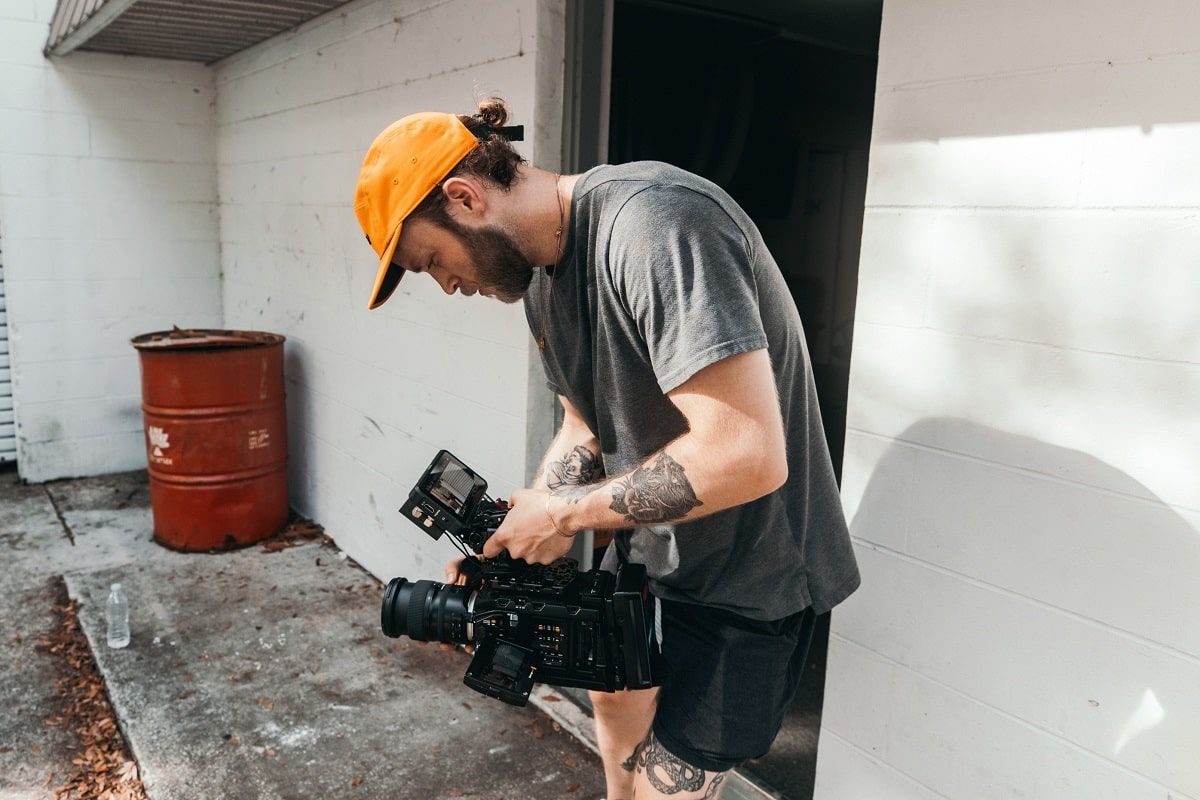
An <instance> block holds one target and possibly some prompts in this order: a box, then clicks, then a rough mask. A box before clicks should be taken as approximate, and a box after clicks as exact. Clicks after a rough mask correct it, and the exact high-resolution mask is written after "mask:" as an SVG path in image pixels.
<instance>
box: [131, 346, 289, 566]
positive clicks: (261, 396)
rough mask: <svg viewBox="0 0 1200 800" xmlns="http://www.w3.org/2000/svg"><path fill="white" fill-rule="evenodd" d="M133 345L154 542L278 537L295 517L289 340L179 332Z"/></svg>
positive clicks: (222, 543) (188, 544)
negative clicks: (286, 363)
mask: <svg viewBox="0 0 1200 800" xmlns="http://www.w3.org/2000/svg"><path fill="white" fill-rule="evenodd" d="M131 344H132V345H133V346H134V347H136V348H137V350H138V353H139V354H140V356H141V362H142V411H143V413H144V415H145V422H146V457H147V460H148V461H149V466H150V504H151V506H152V507H153V509H154V539H155V541H157V542H159V543H160V544H163V545H166V546H167V547H171V548H174V549H176V550H213V549H224V548H229V547H238V546H240V545H246V544H251V543H252V542H257V541H259V540H260V539H263V538H266V537H267V536H270V535H271V534H273V533H275V532H277V531H278V530H279V529H280V528H282V527H283V526H284V525H285V524H286V522H287V518H288V502H287V428H286V421H285V412H284V400H283V398H284V396H283V337H282V336H279V335H278V334H274V333H261V332H258V331H222V330H181V329H179V328H176V329H175V330H171V331H159V332H157V333H147V334H143V335H141V336H138V337H136V338H134V339H133V340H132V341H131Z"/></svg>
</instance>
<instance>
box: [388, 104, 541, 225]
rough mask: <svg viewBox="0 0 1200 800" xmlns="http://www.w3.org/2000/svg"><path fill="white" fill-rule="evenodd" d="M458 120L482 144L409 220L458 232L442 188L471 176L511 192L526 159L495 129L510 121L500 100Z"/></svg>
mask: <svg viewBox="0 0 1200 800" xmlns="http://www.w3.org/2000/svg"><path fill="white" fill-rule="evenodd" d="M458 118H459V120H460V121H461V122H462V124H463V125H466V126H467V129H468V130H469V131H471V133H473V134H475V137H476V138H477V139H479V144H478V145H476V146H475V149H473V150H472V151H471V152H469V153H467V154H466V155H465V156H463V159H462V160H461V161H459V162H458V163H457V164H456V165H455V166H454V169H452V170H450V173H449V174H448V175H446V177H445V178H442V180H441V181H439V182H438V184H437V185H436V186H434V187H433V189H431V190H430V192H429V194H427V195H425V198H424V199H423V200H422V201H421V202H420V203H419V204H418V205H417V207H416V208H415V209H413V211H412V213H411V214H410V215H409V219H414V218H419V219H426V220H429V221H430V222H434V223H436V224H438V225H441V226H442V227H445V228H450V229H457V227H458V226H457V225H456V224H455V223H454V220H452V219H451V218H450V213H449V211H448V207H449V203H448V201H447V199H446V195H445V193H444V192H442V185H443V184H444V183H445V182H446V181H447V180H449V179H450V178H454V177H460V176H463V175H470V176H472V177H475V178H481V179H483V180H485V181H487V182H488V183H491V184H493V185H494V186H497V187H499V188H500V189H501V190H503V191H508V190H509V189H510V188H511V187H512V184H513V181H515V180H516V178H517V167H518V165H520V164H524V163H525V159H523V158H521V156H520V154H519V153H517V151H516V150H514V149H513V147H512V144H510V143H509V140H508V139H507V138H506V137H505V136H503V135H502V134H500V133H497V132H495V129H497V128H500V127H503V125H504V123H505V122H507V121H508V105H507V104H506V103H505V102H504V100H502V99H501V98H499V97H489V98H487V99H486V100H484V101H483V102H481V103H480V104H479V111H478V112H476V113H475V114H470V115H468V114H459V115H458Z"/></svg>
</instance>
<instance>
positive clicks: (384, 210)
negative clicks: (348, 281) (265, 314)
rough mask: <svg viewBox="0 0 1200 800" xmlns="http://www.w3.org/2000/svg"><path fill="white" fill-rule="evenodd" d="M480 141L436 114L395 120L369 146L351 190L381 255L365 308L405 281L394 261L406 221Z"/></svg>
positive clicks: (456, 120)
mask: <svg viewBox="0 0 1200 800" xmlns="http://www.w3.org/2000/svg"><path fill="white" fill-rule="evenodd" d="M478 143H479V140H478V139H476V138H475V134H473V133H471V131H470V130H468V129H467V126H466V125H463V123H462V121H461V120H459V118H458V117H456V116H455V115H454V114H443V113H440V112H434V111H423V112H421V113H419V114H410V115H409V116H407V117H404V118H403V119H400V120H397V121H395V122H393V123H392V124H391V125H389V126H387V127H386V128H384V130H383V132H382V133H380V134H379V135H378V136H376V137H375V141H374V142H372V143H371V147H370V149H368V150H367V155H366V157H365V158H364V159H363V163H362V169H361V170H359V173H358V187H357V188H356V189H355V192H354V215H355V216H356V217H358V224H359V225H360V226H362V229H363V233H365V234H366V235H367V242H368V243H369V244H370V245H371V247H372V248H373V249H374V250H375V253H376V254H377V255H378V256H379V272H378V273H377V274H376V275H375V288H374V289H372V290H371V300H370V302H368V303H367V308H368V309H373V308H379V306H381V305H383V303H384V301H386V300H387V299H388V298H389V297H390V296H391V294H392V292H394V291H395V290H396V287H397V286H399V285H400V279H401V278H403V277H404V272H405V270H404V268H403V267H399V266H396V265H395V264H393V263H392V256H393V255H394V254H395V252H396V243H397V242H399V241H400V229H401V228H402V227H403V225H404V219H405V218H406V217H407V216H408V215H409V214H411V213H412V212H413V209H415V208H416V207H417V206H418V205H420V203H421V201H422V200H424V199H425V196H426V195H427V194H429V192H430V191H432V190H433V188H434V187H435V186H437V185H438V184H439V183H441V181H442V179H443V178H445V177H446V176H447V175H449V174H450V171H451V170H453V169H454V167H455V165H456V164H458V162H459V161H461V160H462V159H463V157H464V156H466V154H467V153H469V152H471V150H473V149H474V148H475V145H477V144H478Z"/></svg>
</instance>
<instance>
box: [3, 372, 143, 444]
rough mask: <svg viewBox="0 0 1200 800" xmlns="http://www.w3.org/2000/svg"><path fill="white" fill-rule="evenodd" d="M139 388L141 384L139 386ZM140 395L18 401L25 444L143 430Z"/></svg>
mask: <svg viewBox="0 0 1200 800" xmlns="http://www.w3.org/2000/svg"><path fill="white" fill-rule="evenodd" d="M139 389H140V387H139ZM141 402H142V400H141V395H140V394H132V395H125V396H124V397H122V396H119V395H114V396H110V397H99V398H88V399H87V400H75V401H54V402H45V403H29V402H25V403H22V404H21V436H22V437H23V438H24V439H25V446H26V447H28V446H30V445H35V444H42V443H45V442H57V441H60V440H63V439H83V438H87V437H90V436H106V435H111V434H114V433H126V432H129V431H135V432H137V431H141V430H142V406H141Z"/></svg>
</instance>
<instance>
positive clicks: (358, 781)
mask: <svg viewBox="0 0 1200 800" xmlns="http://www.w3.org/2000/svg"><path fill="white" fill-rule="evenodd" d="M362 782H363V779H362V777H361V776H359V777H357V778H355V779H353V780H352V781H350V785H351V786H362Z"/></svg>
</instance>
